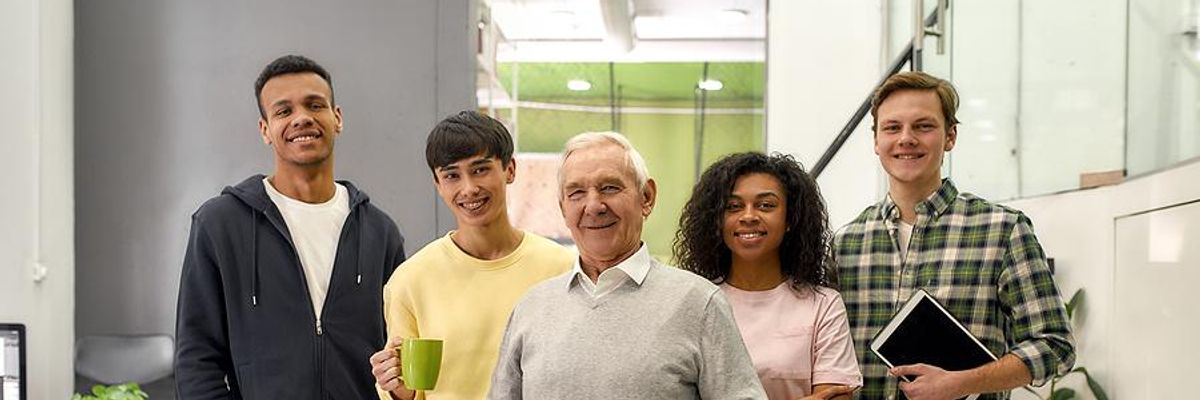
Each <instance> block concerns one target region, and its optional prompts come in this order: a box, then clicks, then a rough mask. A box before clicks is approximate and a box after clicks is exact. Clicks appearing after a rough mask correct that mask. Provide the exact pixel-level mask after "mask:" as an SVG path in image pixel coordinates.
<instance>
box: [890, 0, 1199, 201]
mask: <svg viewBox="0 0 1200 400" xmlns="http://www.w3.org/2000/svg"><path fill="white" fill-rule="evenodd" d="M912 2H913V0H889V1H886V2H885V4H886V6H887V13H886V15H887V17H888V21H887V23H886V24H887V29H886V33H887V35H888V39H887V41H886V42H887V45H888V46H887V47H888V48H889V52H890V54H893V55H894V54H897V53H899V51H900V50H901V49H902V48H903V46H904V45H906V44H907V43H908V40H909V39H911V38H912V37H913V34H914V32H913V29H912V27H913V21H914V17H913V3H912ZM924 4H925V11H926V13H927V14H929V13H932V12H933V10H934V9H935V7H936V5H937V2H936V0H924ZM946 17H947V18H946V27H945V30H946V32H947V38H946V39H947V43H946V46H947V50H946V51H945V52H944V54H941V55H939V54H937V52H936V40H937V38H936V37H934V36H926V38H925V42H924V45H925V52H924V54H923V58H922V63H923V64H924V65H923V69H924V70H925V71H926V72H929V73H931V74H933V75H936V76H939V77H943V78H947V79H950V80H951V81H952V82H954V84H955V85H956V87H957V88H958V89H959V95H960V97H961V104H960V108H959V119H960V120H961V121H962V124H961V125H960V126H959V137H958V144H957V145H956V147H955V149H954V150H953V151H952V152H951V153H950V154H949V155H948V158H947V160H948V162H947V167H946V174H947V175H948V176H951V177H953V178H954V179H955V180H956V181H957V182H958V183H959V186H960V187H962V188H964V189H965V190H968V191H971V192H974V193H976V194H979V195H981V196H983V197H986V198H991V199H994V200H1003V199H1012V198H1019V197H1029V196H1037V195H1043V194H1048V193H1055V192H1061V191H1066V190H1074V189H1079V188H1081V187H1082V186H1083V185H1084V183H1083V180H1084V177H1085V176H1092V175H1094V174H1097V173H1109V174H1110V175H1115V176H1117V177H1120V176H1124V175H1133V174H1143V173H1146V172H1150V171H1154V170H1158V169H1162V168H1165V167H1168V166H1171V165H1174V164H1176V163H1179V162H1183V161H1186V160H1190V159H1194V158H1196V157H1198V156H1200V39H1197V26H1200V0H1063V1H1054V2H1041V1H1018V2H963V1H959V2H952V3H951V4H950V7H949V8H948V10H947V11H946ZM931 29H932V28H931Z"/></svg>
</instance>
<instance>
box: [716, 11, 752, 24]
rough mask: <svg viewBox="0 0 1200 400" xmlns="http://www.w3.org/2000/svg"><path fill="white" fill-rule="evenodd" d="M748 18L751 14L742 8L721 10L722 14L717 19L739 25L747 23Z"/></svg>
mask: <svg viewBox="0 0 1200 400" xmlns="http://www.w3.org/2000/svg"><path fill="white" fill-rule="evenodd" d="M748 16H750V12H748V11H746V10H743V9H740V8H730V9H725V10H721V13H720V14H718V16H717V17H718V18H720V19H721V22H724V23H726V24H737V23H741V22H742V21H745V20H746V17H748Z"/></svg>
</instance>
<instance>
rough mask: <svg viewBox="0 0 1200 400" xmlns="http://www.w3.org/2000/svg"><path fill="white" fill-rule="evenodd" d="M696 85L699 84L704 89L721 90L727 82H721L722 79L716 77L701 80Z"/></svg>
mask: <svg viewBox="0 0 1200 400" xmlns="http://www.w3.org/2000/svg"><path fill="white" fill-rule="evenodd" d="M696 86H699V87H700V89H703V90H721V89H722V88H724V87H725V84H724V83H721V81H718V80H716V79H708V80H703V81H700V82H699V83H697V84H696Z"/></svg>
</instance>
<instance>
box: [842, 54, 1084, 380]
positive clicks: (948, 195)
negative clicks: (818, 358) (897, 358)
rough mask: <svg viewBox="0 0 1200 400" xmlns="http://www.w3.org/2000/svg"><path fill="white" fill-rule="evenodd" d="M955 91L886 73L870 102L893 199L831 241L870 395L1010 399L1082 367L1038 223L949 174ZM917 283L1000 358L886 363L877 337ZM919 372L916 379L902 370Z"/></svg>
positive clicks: (923, 78) (925, 78)
mask: <svg viewBox="0 0 1200 400" xmlns="http://www.w3.org/2000/svg"><path fill="white" fill-rule="evenodd" d="M957 109H958V94H957V93H956V91H955V90H954V87H953V86H951V85H950V83H949V82H947V81H945V80H942V79H938V78H935V77H932V76H930V75H927V74H924V73H921V72H907V73H902V74H898V75H895V76H893V77H891V78H889V79H888V80H887V81H885V82H884V84H883V85H882V86H880V88H879V90H877V91H876V92H875V96H874V98H873V99H872V100H871V116H872V117H873V118H874V126H873V130H874V131H875V154H877V155H879V162H880V164H882V165H883V169H884V170H885V171H887V174H888V177H889V179H888V195H887V197H886V198H884V199H883V200H882V201H881V202H879V203H878V204H875V205H872V206H870V207H868V208H867V209H866V210H864V211H863V212H862V214H860V215H859V216H858V218H856V219H855V220H854V221H853V222H851V223H850V224H848V225H846V226H845V227H844V228H842V229H841V231H840V232H838V234H837V235H836V237H835V238H834V246H835V249H836V250H835V251H836V253H837V262H838V266H839V268H838V270H839V274H840V279H841V288H842V298H843V299H844V300H845V302H846V310H847V312H848V314H849V315H848V316H849V319H850V331H851V335H852V336H853V337H854V340H855V348H856V351H857V352H858V358H859V361H858V363H859V365H860V366H862V373H863V389H862V390H861V391H860V392H859V393H858V394H857V396H858V397H860V398H864V399H896V398H904V397H905V396H907V398H909V399H913V400H924V399H957V398H961V397H964V396H967V395H969V394H974V393H986V394H985V395H984V396H981V398H1008V395H1009V392H1008V391H1009V390H1012V389H1014V388H1017V387H1021V386H1023V385H1026V384H1030V383H1032V384H1035V385H1041V384H1042V383H1044V382H1046V381H1047V380H1048V379H1049V378H1050V377H1052V376H1054V375H1055V374H1063V373H1066V372H1067V371H1069V370H1070V368H1071V366H1072V365H1073V364H1074V363H1075V345H1074V339H1072V337H1071V331H1070V321H1068V320H1067V314H1066V310H1065V309H1064V307H1063V303H1062V300H1061V298H1060V297H1059V292H1058V288H1057V287H1056V285H1055V283H1054V277H1053V276H1052V275H1051V271H1050V269H1049V267H1048V266H1047V264H1046V258H1045V255H1044V254H1043V253H1042V247H1041V245H1039V244H1038V241H1037V237H1036V236H1034V234H1033V227H1032V224H1031V223H1030V221H1029V218H1027V217H1026V216H1025V215H1024V214H1022V213H1021V212H1020V211H1017V210H1014V209H1011V208H1008V207H1004V206H1001V205H997V204H993V203H990V202H988V201H986V200H983V199H980V198H978V197H975V196H973V195H971V194H968V193H960V192H959V191H958V189H957V188H955V187H954V183H953V182H951V181H950V179H949V178H947V179H942V178H941V168H942V156H943V154H944V153H945V152H948V151H950V150H951V149H953V148H954V143H955V139H956V138H957V135H958V131H957V126H956V125H957V124H958V119H956V118H955V116H954V113H955V111H956V110H957ZM917 289H925V290H926V291H928V292H929V293H930V294H931V295H933V297H935V298H937V299H938V301H939V302H941V303H942V304H943V305H945V306H946V308H947V309H948V310H949V311H950V313H951V314H953V315H954V317H955V318H957V319H958V320H959V321H960V322H962V324H963V326H965V327H966V328H967V329H968V330H970V331H971V333H972V334H974V335H975V336H976V337H977V338H979V340H980V341H981V342H983V344H984V345H985V346H987V348H988V349H989V350H991V351H992V353H993V354H996V355H997V356H998V357H999V360H997V361H995V362H992V363H989V364H986V365H983V366H980V367H978V368H975V369H971V370H966V371H945V370H942V369H940V368H937V367H934V366H930V365H924V364H917V365H904V366H897V367H896V368H893V369H891V370H888V369H887V367H886V365H885V364H884V363H883V362H882V361H881V360H880V359H879V357H877V356H875V355H874V354H873V353H871V352H870V350H869V347H868V342H869V341H870V340H871V338H873V337H874V336H875V334H876V333H878V332H879V330H880V329H881V328H882V327H883V326H884V325H885V324H886V323H887V322H888V320H890V319H891V317H892V315H893V314H894V313H895V312H896V311H897V310H898V309H899V308H900V306H901V305H902V304H903V303H904V301H905V300H907V299H908V297H909V295H911V294H912V293H913V292H914V291H916V290H917ZM901 375H905V376H909V377H910V378H912V377H915V379H913V380H912V382H903V381H898V379H897V378H895V377H896V376H901Z"/></svg>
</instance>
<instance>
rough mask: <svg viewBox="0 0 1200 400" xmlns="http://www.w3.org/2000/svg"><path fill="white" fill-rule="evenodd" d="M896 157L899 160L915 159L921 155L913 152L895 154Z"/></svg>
mask: <svg viewBox="0 0 1200 400" xmlns="http://www.w3.org/2000/svg"><path fill="white" fill-rule="evenodd" d="M896 158H899V159H901V160H915V159H918V158H921V156H918V155H913V154H901V155H898V156H896Z"/></svg>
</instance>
